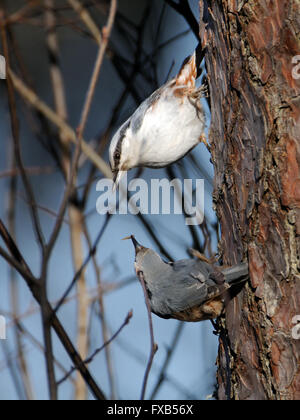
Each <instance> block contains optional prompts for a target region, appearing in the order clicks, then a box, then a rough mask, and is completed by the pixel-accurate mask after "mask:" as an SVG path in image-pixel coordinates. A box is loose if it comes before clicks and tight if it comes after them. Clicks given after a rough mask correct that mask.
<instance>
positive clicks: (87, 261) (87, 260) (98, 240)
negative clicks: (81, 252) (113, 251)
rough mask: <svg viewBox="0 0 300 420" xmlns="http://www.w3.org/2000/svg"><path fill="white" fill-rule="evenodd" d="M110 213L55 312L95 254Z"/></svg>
mask: <svg viewBox="0 0 300 420" xmlns="http://www.w3.org/2000/svg"><path fill="white" fill-rule="evenodd" d="M110 217H111V216H110V215H109V214H108V215H107V216H106V220H105V222H104V225H103V227H102V229H101V230H100V232H99V234H98V236H97V238H96V240H95V242H94V245H93V247H92V248H91V249H90V251H89V253H88V256H87V257H86V259H85V261H84V263H83V264H82V266H81V267H80V269H79V270H78V271H77V273H76V274H75V276H74V277H73V280H72V281H71V283H70V285H69V286H68V288H67V290H66V291H65V293H64V294H63V295H62V297H61V298H60V300H59V302H58V304H57V305H56V307H55V309H54V312H55V313H57V312H58V311H59V309H60V307H61V306H62V305H63V303H64V301H65V300H66V298H67V297H68V295H69V293H70V292H71V290H72V289H73V287H74V286H75V284H76V283H77V281H78V279H79V278H80V275H81V273H82V272H83V271H84V270H85V268H86V267H87V265H88V264H89V262H90V260H91V258H92V256H93V255H95V254H96V252H97V247H98V244H99V242H100V240H101V238H102V235H103V234H104V232H105V229H106V228H107V225H108V222H109V220H110Z"/></svg>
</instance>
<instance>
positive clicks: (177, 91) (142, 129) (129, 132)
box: [109, 49, 207, 185]
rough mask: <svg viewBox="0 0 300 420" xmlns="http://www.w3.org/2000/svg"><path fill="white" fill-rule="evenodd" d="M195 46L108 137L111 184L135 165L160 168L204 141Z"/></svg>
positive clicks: (201, 88)
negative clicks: (109, 138)
mask: <svg viewBox="0 0 300 420" xmlns="http://www.w3.org/2000/svg"><path fill="white" fill-rule="evenodd" d="M196 53H197V49H196V51H195V52H194V54H192V55H191V56H190V57H188V58H187V59H186V60H185V61H184V62H183V64H182V67H181V69H180V71H179V73H178V75H177V76H176V77H174V78H173V79H172V80H170V81H169V82H167V83H166V84H164V85H163V86H162V87H160V88H159V89H158V90H156V91H155V92H154V93H153V94H152V95H151V96H150V97H149V98H147V99H146V100H145V101H144V102H143V103H142V104H141V105H140V106H139V107H138V108H137V110H136V111H135V112H134V114H133V115H132V116H131V117H130V118H129V119H128V120H127V121H126V122H125V123H124V124H123V125H122V126H121V127H120V128H119V130H118V131H117V132H116V134H115V135H114V137H113V138H112V141H111V145H110V149H109V158H110V164H111V168H112V171H113V172H114V173H115V183H116V185H117V184H118V183H119V181H120V179H121V177H122V175H123V174H124V173H125V172H126V171H129V170H130V169H133V168H136V167H150V168H163V167H165V166H168V165H170V164H172V163H174V162H176V161H178V160H179V159H181V158H183V157H184V156H185V155H186V154H187V153H189V152H190V151H191V150H192V149H193V148H194V147H195V146H197V144H199V142H201V141H203V142H204V143H205V144H207V143H206V140H205V136H204V128H205V114H204V111H203V108H202V106H201V103H200V99H201V97H203V96H205V87H204V86H202V87H200V88H199V89H198V88H197V87H196V83H195V81H196V78H197V70H198V69H197V67H198V63H197V57H196Z"/></svg>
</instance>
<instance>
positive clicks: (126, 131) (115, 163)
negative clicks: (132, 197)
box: [109, 119, 136, 187]
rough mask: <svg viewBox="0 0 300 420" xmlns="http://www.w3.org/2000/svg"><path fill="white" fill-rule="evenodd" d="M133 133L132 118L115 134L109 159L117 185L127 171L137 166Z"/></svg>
mask: <svg viewBox="0 0 300 420" xmlns="http://www.w3.org/2000/svg"><path fill="white" fill-rule="evenodd" d="M131 143H132V133H131V129H130V119H129V120H127V121H126V122H125V123H124V124H123V125H122V126H121V127H120V128H119V129H118V131H117V132H116V134H115V135H114V136H113V138H112V140H111V144H110V148H109V160H110V166H111V169H112V172H113V174H114V182H115V186H116V187H117V186H118V184H119V183H120V180H121V178H122V176H123V175H124V174H125V172H127V171H129V170H130V169H132V168H134V167H135V164H136V156H135V154H134V153H133V152H132V147H131Z"/></svg>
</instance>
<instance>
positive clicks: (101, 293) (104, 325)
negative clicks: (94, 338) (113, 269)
mask: <svg viewBox="0 0 300 420" xmlns="http://www.w3.org/2000/svg"><path fill="white" fill-rule="evenodd" d="M83 229H84V234H85V238H86V240H87V243H88V246H89V249H90V251H91V249H92V246H93V244H92V240H91V237H90V234H89V231H88V227H87V224H86V220H85V219H84V220H83ZM92 261H93V266H94V271H95V275H96V281H97V289H98V294H97V295H98V299H97V300H98V304H99V309H100V312H101V317H100V322H101V331H102V339H103V342H104V343H106V342H107V341H108V327H107V321H106V312H105V304H104V290H103V287H102V279H101V271H100V267H99V265H98V263H97V258H96V255H92ZM105 358H106V367H107V374H108V378H109V384H110V398H111V399H112V400H115V399H116V383H115V378H114V372H113V364H112V357H111V351H110V347H109V346H106V347H105Z"/></svg>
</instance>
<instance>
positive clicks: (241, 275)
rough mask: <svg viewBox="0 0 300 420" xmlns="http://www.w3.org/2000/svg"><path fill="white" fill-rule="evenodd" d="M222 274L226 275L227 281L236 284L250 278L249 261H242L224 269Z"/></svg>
mask: <svg viewBox="0 0 300 420" xmlns="http://www.w3.org/2000/svg"><path fill="white" fill-rule="evenodd" d="M222 274H223V275H224V277H225V282H226V283H228V284H230V285H234V284H238V283H243V282H245V281H247V280H248V279H249V266H248V263H241V264H237V265H234V266H233V267H230V268H224V269H222Z"/></svg>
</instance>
